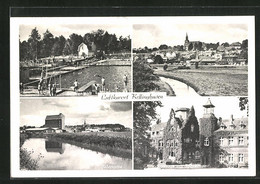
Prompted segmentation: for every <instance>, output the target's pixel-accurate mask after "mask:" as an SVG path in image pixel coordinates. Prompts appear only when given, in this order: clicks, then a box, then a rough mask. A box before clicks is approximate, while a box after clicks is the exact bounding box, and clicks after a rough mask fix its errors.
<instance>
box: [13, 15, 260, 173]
mask: <svg viewBox="0 0 260 184" xmlns="http://www.w3.org/2000/svg"><path fill="white" fill-rule="evenodd" d="M254 26H255V25H254V17H253V16H226V17H222V16H205V17H204V16H203V17H202V16H201V17H199V16H198V17H196V16H186V17H173V16H154V17H152V16H146V17H138V16H130V17H120V16H119V17H113V16H112V17H104V16H100V17H99V16H98V17H35V18H33V17H19V18H11V19H10V30H11V32H10V48H11V49H10V62H11V63H12V65H10V72H11V75H10V80H11V83H10V95H11V127H10V129H11V136H10V139H11V141H10V143H11V151H10V155H11V164H10V167H11V177H12V178H34V177H36V178H38V177H40V178H41V177H43V178H44V177H53V178H59V177H66V178H70V177H80V178H81V177H86V178H89V177H110V178H111V177H200V176H222V177H225V176H253V175H255V168H256V165H255V160H256V147H255V139H256V138H255V74H254V71H255V54H254V52H255V50H254V49H255V48H254V45H255V42H254V40H255V38H254V35H255V34H254Z"/></svg>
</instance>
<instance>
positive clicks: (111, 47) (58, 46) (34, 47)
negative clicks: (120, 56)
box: [19, 28, 131, 61]
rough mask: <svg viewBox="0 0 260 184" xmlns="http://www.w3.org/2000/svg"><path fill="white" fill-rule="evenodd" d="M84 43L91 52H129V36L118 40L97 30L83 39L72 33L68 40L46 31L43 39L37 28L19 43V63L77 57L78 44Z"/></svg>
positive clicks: (105, 32)
mask: <svg viewBox="0 0 260 184" xmlns="http://www.w3.org/2000/svg"><path fill="white" fill-rule="evenodd" d="M82 42H83V43H85V44H86V45H87V46H88V48H89V50H91V51H96V50H99V51H104V52H105V53H114V52H130V51H131V39H130V36H127V37H122V36H120V37H119V38H118V37H117V36H116V35H115V34H109V33H108V32H107V31H104V30H102V29H98V30H97V31H92V32H91V33H86V34H85V35H84V36H83V37H82V36H81V35H78V34H76V33H72V34H71V35H70V36H69V38H68V39H66V38H65V37H64V36H62V35H60V36H58V37H56V36H55V37H54V35H53V34H52V33H51V32H50V31H49V30H48V29H47V30H46V32H45V33H43V37H42V36H41V35H40V34H39V32H38V30H37V28H34V29H32V31H31V35H30V36H29V38H28V40H27V41H22V42H21V41H19V43H20V61H25V60H34V59H36V58H45V57H49V56H61V55H71V54H73V55H77V49H78V46H79V44H81V43H82Z"/></svg>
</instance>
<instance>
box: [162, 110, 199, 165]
mask: <svg viewBox="0 0 260 184" xmlns="http://www.w3.org/2000/svg"><path fill="white" fill-rule="evenodd" d="M198 141H199V124H198V120H197V117H196V116H195V111H194V108H193V106H192V107H191V108H190V109H189V108H179V109H177V110H176V111H174V110H173V109H172V110H171V113H170V118H169V120H168V122H167V125H166V127H165V129H164V149H163V159H164V160H165V161H167V162H169V161H170V162H172V163H177V164H190V163H199V162H200V154H199V145H198V144H197V143H198Z"/></svg>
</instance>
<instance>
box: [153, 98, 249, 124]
mask: <svg viewBox="0 0 260 184" xmlns="http://www.w3.org/2000/svg"><path fill="white" fill-rule="evenodd" d="M208 98H209V97H200V98H187V97H185V98H171V100H169V99H167V100H165V101H163V102H162V104H163V107H159V108H157V109H156V112H157V113H158V114H159V115H160V117H161V121H162V122H167V121H168V119H169V114H170V111H171V108H173V109H174V110H176V109H177V108H181V107H187V108H191V106H192V105H193V107H194V110H195V115H196V117H197V118H198V119H199V118H202V116H203V110H204V108H203V105H204V104H206V102H207V101H208ZM210 100H211V103H212V104H213V105H214V106H215V108H214V114H215V116H216V117H217V118H219V117H221V118H222V119H230V117H231V114H232V115H233V117H234V118H241V117H247V112H246V110H244V111H241V110H240V109H239V98H238V97H210Z"/></svg>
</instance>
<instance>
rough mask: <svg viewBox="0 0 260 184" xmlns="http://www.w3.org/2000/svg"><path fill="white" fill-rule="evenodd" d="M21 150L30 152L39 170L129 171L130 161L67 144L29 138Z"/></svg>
mask: <svg viewBox="0 0 260 184" xmlns="http://www.w3.org/2000/svg"><path fill="white" fill-rule="evenodd" d="M22 148H25V149H27V150H28V151H31V152H32V154H31V157H32V158H34V159H37V158H38V157H39V156H40V155H41V156H42V157H41V158H40V159H39V162H38V164H39V168H38V169H39V170H88V169H89V170H111V169H121V170H122V169H131V168H132V161H131V159H125V158H120V157H115V156H111V155H109V154H103V153H100V152H96V151H92V150H88V149H84V148H80V147H77V146H74V145H71V144H67V143H59V142H53V141H48V140H46V139H39V138H31V139H28V140H26V141H25V142H24V144H23V146H22Z"/></svg>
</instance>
